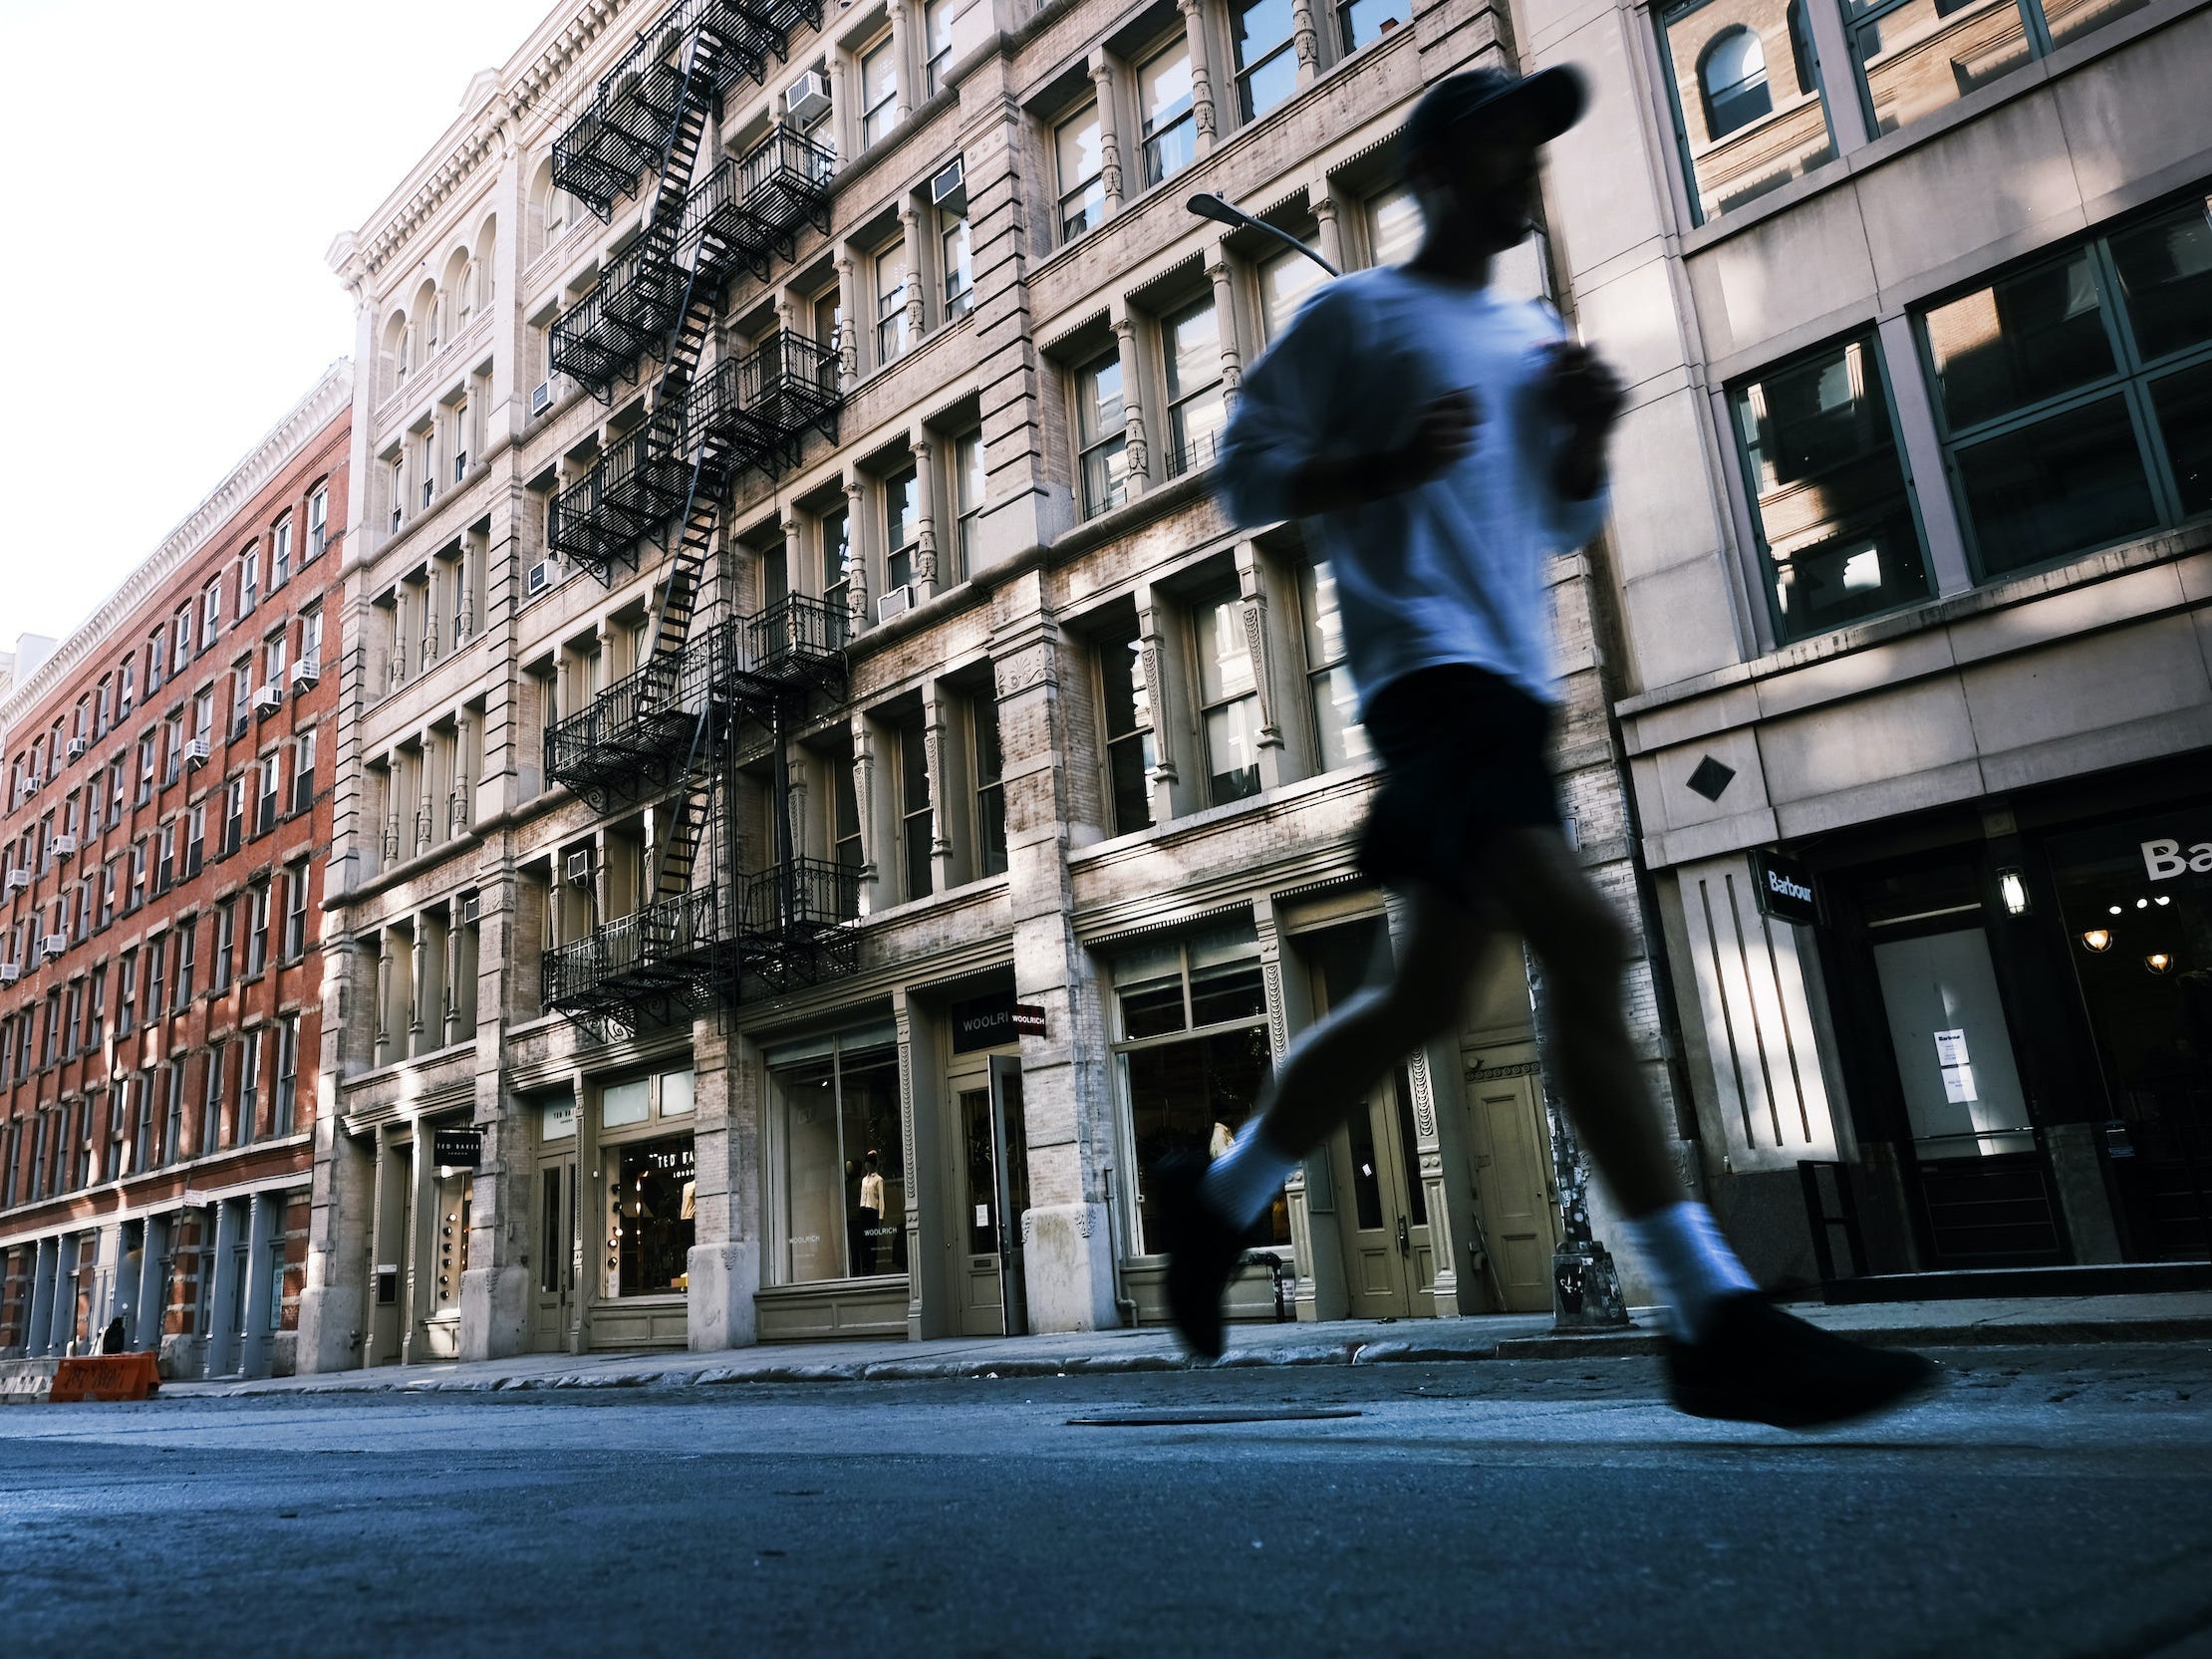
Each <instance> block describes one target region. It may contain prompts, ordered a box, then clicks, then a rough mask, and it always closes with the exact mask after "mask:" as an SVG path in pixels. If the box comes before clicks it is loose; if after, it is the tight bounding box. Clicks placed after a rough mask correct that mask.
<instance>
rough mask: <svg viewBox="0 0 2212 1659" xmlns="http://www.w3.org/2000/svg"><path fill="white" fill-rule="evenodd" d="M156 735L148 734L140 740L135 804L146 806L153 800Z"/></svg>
mask: <svg viewBox="0 0 2212 1659" xmlns="http://www.w3.org/2000/svg"><path fill="white" fill-rule="evenodd" d="M154 747H155V741H154V734H153V733H152V732H150V731H149V732H147V733H146V734H145V735H144V736H143V737H140V738H139V739H138V795H137V796H136V797H135V802H134V804H136V805H138V806H144V805H145V804H146V803H147V802H148V801H150V800H152V799H153V761H154Z"/></svg>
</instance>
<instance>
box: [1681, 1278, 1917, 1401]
mask: <svg viewBox="0 0 2212 1659" xmlns="http://www.w3.org/2000/svg"><path fill="white" fill-rule="evenodd" d="M1666 1362H1667V1391H1668V1393H1669V1394H1670V1395H1671V1396H1672V1397H1673V1400H1674V1404H1675V1409H1676V1410H1677V1411H1683V1412H1687V1413H1689V1414H1690V1415H1691V1416H1692V1417H1719V1418H1725V1419H1727V1420H1729V1421H1730V1422H1735V1423H1771V1424H1773V1425H1774V1426H1775V1427H1776V1428H1778V1429H1815V1428H1819V1427H1821V1426H1822V1425H1824V1424H1829V1423H1841V1422H1845V1421H1847V1420H1849V1419H1850V1418H1853V1417H1864V1416H1866V1415H1867V1414H1868V1413H1870V1412H1877V1411H1881V1410H1883V1409H1884V1408H1886V1407H1889V1406H1894V1405H1897V1404H1899V1403H1900V1402H1902V1401H1904V1400H1906V1399H1908V1398H1909V1397H1911V1396H1912V1395H1915V1394H1918V1393H1920V1392H1922V1391H1923V1390H1925V1389H1927V1388H1930V1387H1932V1386H1934V1384H1935V1381H1936V1378H1937V1376H1938V1374H1939V1373H1938V1372H1937V1370H1936V1367H1935V1365H1934V1364H1933V1362H1931V1361H1929V1360H1926V1359H1923V1358H1921V1357H1920V1355H1918V1354H1913V1353H1906V1352H1904V1351H1903V1350H1901V1349H1896V1348H1869V1347H1867V1346H1865V1345H1864V1344H1863V1343H1858V1342H1852V1341H1850V1340H1848V1339H1847V1338H1845V1337H1841V1336H1837V1335H1836V1334H1835V1333H1834V1332H1832V1331H1824V1330H1821V1329H1820V1328H1819V1327H1818V1326H1816V1325H1808V1324H1806V1323H1805V1322H1804V1321H1803V1320H1802V1319H1797V1318H1794V1317H1792V1316H1791V1315H1790V1314H1787V1313H1785V1312H1783V1311H1782V1310H1781V1309H1780V1308H1778V1307H1774V1306H1772V1305H1770V1304H1769V1303H1768V1302H1767V1301H1766V1300H1765V1299H1764V1298H1762V1297H1760V1296H1756V1295H1751V1294H1745V1295H1739V1296H1730V1297H1728V1298H1726V1299H1725V1300H1723V1301H1722V1302H1720V1303H1719V1304H1718V1305H1717V1306H1716V1308H1715V1310H1714V1313H1713V1319H1712V1324H1711V1325H1710V1327H1709V1328H1708V1329H1707V1331H1706V1333H1705V1335H1704V1336H1703V1337H1702V1338H1700V1339H1699V1340H1698V1341H1696V1342H1677V1341H1675V1340H1674V1339H1673V1338H1672V1337H1669V1338H1668V1339H1667V1345H1666Z"/></svg>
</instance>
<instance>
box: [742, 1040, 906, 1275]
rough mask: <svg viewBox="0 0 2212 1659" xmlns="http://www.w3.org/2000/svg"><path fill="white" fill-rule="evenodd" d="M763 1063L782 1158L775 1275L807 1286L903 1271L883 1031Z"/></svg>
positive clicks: (894, 1112)
mask: <svg viewBox="0 0 2212 1659" xmlns="http://www.w3.org/2000/svg"><path fill="white" fill-rule="evenodd" d="M765 1059H766V1061H767V1067H768V1076H769V1079H770V1081H771V1083H772V1085H773V1091H774V1104H773V1110H774V1112H775V1129H776V1131H777V1133H776V1137H775V1138H776V1141H777V1142H778V1143H780V1147H781V1152H782V1157H781V1160H780V1162H781V1164H782V1168H781V1169H780V1170H779V1171H777V1172H776V1173H777V1174H778V1175H779V1176H780V1177H781V1179H780V1180H779V1181H778V1182H777V1183H776V1186H777V1188H778V1199H779V1201H780V1202H778V1204H777V1206H776V1208H777V1212H778V1214H777V1215H776V1217H775V1223H774V1225H775V1231H776V1240H775V1244H776V1260H775V1262H774V1268H775V1276H776V1277H777V1278H778V1279H780V1280H781V1281H782V1282H784V1283H788V1284H806V1283H816V1282H820V1281H822V1280H825V1279H840V1278H865V1277H869V1276H871V1275H873V1274H878V1273H896V1274H904V1273H905V1272H906V1271H907V1237H906V1210H907V1201H906V1160H905V1153H904V1137H903V1135H902V1134H901V1131H900V1124H899V1067H898V1055H897V1050H896V1049H895V1048H894V1047H893V1046H892V1043H891V1035H890V1033H889V1032H888V1031H885V1032H880V1033H878V1032H870V1033H867V1034H866V1035H865V1036H862V1035H856V1034H848V1035H847V1036H845V1037H844V1038H842V1039H832V1040H828V1041H822V1042H816V1043H811V1044H794V1045H792V1047H791V1048H790V1049H784V1050H775V1049H771V1050H770V1051H769V1052H768V1054H767V1055H766V1056H765ZM870 1200H875V1202H874V1203H870V1202H869V1201H870Z"/></svg>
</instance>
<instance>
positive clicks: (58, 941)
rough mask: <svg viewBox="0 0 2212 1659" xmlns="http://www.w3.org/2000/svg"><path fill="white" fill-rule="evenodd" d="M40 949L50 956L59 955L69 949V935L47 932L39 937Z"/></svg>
mask: <svg viewBox="0 0 2212 1659" xmlns="http://www.w3.org/2000/svg"><path fill="white" fill-rule="evenodd" d="M39 949H40V950H41V951H43V952H45V953H46V955H48V956H50V957H58V956H60V955H61V954H62V953H63V952H64V951H66V950H68V949H69V935H67V934H45V935H42V936H41V937H40V939H39Z"/></svg>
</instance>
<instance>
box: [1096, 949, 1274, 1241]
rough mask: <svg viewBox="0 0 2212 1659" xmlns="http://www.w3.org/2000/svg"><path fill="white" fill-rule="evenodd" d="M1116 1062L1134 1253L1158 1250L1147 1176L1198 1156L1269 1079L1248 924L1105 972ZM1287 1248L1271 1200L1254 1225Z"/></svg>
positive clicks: (1232, 1128) (1239, 1122)
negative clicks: (1129, 1167) (1133, 1197)
mask: <svg viewBox="0 0 2212 1659" xmlns="http://www.w3.org/2000/svg"><path fill="white" fill-rule="evenodd" d="M1110 975H1111V978H1112V982H1113V990H1114V1003H1115V1016H1116V1017H1115V1032H1114V1034H1115V1039H1116V1040H1115V1042H1114V1054H1115V1060H1116V1069H1117V1070H1118V1071H1119V1072H1120V1074H1121V1094H1122V1099H1123V1100H1124V1101H1125V1102H1126V1103H1127V1105H1126V1109H1127V1111H1128V1114H1129V1118H1128V1122H1129V1138H1130V1150H1131V1151H1132V1152H1133V1153H1134V1154H1135V1157H1136V1165H1137V1172H1138V1174H1137V1204H1136V1209H1137V1216H1136V1221H1137V1239H1136V1247H1137V1248H1138V1250H1140V1251H1141V1252H1144V1253H1148V1254H1156V1253H1158V1252H1159V1250H1160V1248H1161V1242H1160V1235H1159V1233H1158V1231H1157V1229H1158V1226H1159V1218H1158V1213H1157V1211H1156V1210H1155V1209H1154V1205H1153V1195H1152V1185H1153V1183H1152V1173H1153V1171H1154V1170H1155V1169H1157V1168H1158V1167H1159V1164H1160V1160H1161V1159H1162V1158H1164V1157H1166V1156H1168V1155H1170V1154H1174V1153H1190V1154H1194V1155H1197V1156H1201V1157H1203V1156H1205V1155H1207V1153H1208V1152H1209V1151H1210V1149H1212V1148H1213V1147H1215V1146H1217V1145H1219V1144H1220V1143H1221V1141H1222V1140H1223V1139H1224V1138H1225V1135H1224V1132H1225V1131H1226V1132H1227V1134H1228V1135H1234V1134H1235V1133H1236V1132H1237V1130H1238V1129H1239V1128H1241V1127H1242V1126H1243V1125H1244V1120H1245V1119H1246V1118H1247V1117H1249V1116H1250V1114H1251V1110H1252V1107H1253V1106H1254V1104H1255V1103H1256V1102H1257V1099H1258V1096H1259V1091H1260V1089H1261V1087H1262V1086H1263V1085H1264V1084H1265V1082H1266V1078H1267V1073H1268V1056H1267V1002H1266V992H1265V989H1264V987H1263V985H1262V982H1261V978H1260V968H1259V946H1258V942H1257V940H1256V939H1255V938H1254V937H1253V934H1252V930H1251V928H1250V926H1249V924H1245V925H1244V926H1242V927H1235V928H1228V929H1223V930H1221V931H1219V932H1213V933H1207V934H1203V935H1200V936H1198V937H1196V938H1193V939H1190V940H1187V941H1180V942H1177V943H1174V944H1169V945H1162V946H1155V947H1153V948H1152V949H1150V950H1143V951H1136V952H1132V953H1130V954H1129V955H1127V956H1123V957H1119V958H1117V959H1115V961H1114V962H1113V963H1112V965H1111V969H1110ZM1261 1226H1262V1227H1264V1228H1265V1229H1266V1232H1267V1238H1268V1240H1269V1242H1270V1243H1272V1244H1288V1243H1289V1240H1290V1216H1289V1210H1288V1208H1287V1206H1286V1203H1285V1201H1284V1200H1283V1199H1282V1197H1281V1196H1280V1195H1277V1197H1276V1199H1275V1202H1274V1205H1273V1208H1272V1210H1271V1211H1270V1213H1269V1214H1268V1215H1267V1216H1266V1217H1265V1218H1263V1219H1262V1222H1261Z"/></svg>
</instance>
